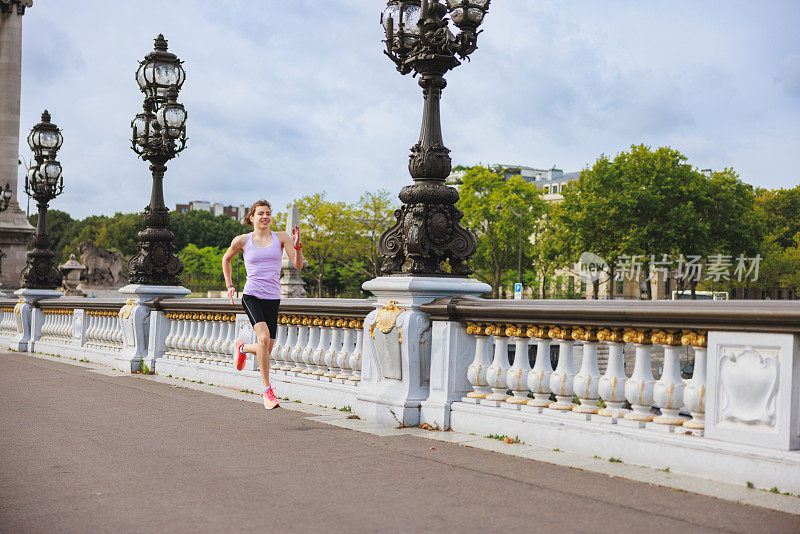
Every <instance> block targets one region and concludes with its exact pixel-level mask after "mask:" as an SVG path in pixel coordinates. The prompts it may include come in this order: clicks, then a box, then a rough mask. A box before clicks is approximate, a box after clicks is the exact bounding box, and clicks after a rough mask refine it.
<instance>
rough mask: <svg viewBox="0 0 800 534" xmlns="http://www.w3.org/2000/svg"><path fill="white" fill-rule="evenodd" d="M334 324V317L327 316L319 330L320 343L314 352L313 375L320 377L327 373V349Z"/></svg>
mask: <svg viewBox="0 0 800 534" xmlns="http://www.w3.org/2000/svg"><path fill="white" fill-rule="evenodd" d="M332 326H333V319H331V318H330V317H325V318H324V319H323V323H322V326H321V328H320V332H319V343H318V344H317V348H316V349H314V352H313V353H312V357H313V365H314V366H315V369H314V370H313V371H312V372H311V374H312V375H314V376H317V377H320V376H322V375H324V374H325V371H326V370H327V369H325V351H326V350H328V347H329V346H330V343H331V330H332Z"/></svg>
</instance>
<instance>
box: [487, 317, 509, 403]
mask: <svg viewBox="0 0 800 534" xmlns="http://www.w3.org/2000/svg"><path fill="white" fill-rule="evenodd" d="M509 326H510V325H509ZM489 328H490V332H489V333H490V334H492V335H493V336H494V358H493V359H492V363H491V365H489V368H488V369H486V383H487V384H489V387H491V388H492V392H491V393H490V394H488V395H486V397H485V400H486V401H490V402H497V403H499V402H505V400H506V399H507V398H508V395H507V394H506V390H508V383H507V382H506V377H507V376H508V368H509V367H510V366H509V365H508V337H506V326H505V325H500V324H496V325H491V326H490V327H489ZM512 332H513V330H512Z"/></svg>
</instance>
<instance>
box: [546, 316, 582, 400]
mask: <svg viewBox="0 0 800 534" xmlns="http://www.w3.org/2000/svg"><path fill="white" fill-rule="evenodd" d="M549 334H550V337H553V338H556V339H557V340H558V364H557V365H556V368H555V370H554V371H553V374H552V375H550V390H551V391H552V392H553V394H554V395H555V396H556V401H555V402H551V403H550V404H549V405H548V408H550V409H551V410H572V408H574V407H575V404H574V403H573V402H572V396H573V394H574V390H573V386H574V385H575V364H574V362H573V360H572V346H573V344H574V341H572V329H571V328H569V327H557V326H554V327H553V328H551V329H550V332H549Z"/></svg>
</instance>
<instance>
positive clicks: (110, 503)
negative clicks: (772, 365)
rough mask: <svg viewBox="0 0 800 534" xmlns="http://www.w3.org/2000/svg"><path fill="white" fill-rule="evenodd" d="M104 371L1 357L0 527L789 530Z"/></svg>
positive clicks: (738, 508)
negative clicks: (268, 410) (104, 372)
mask: <svg viewBox="0 0 800 534" xmlns="http://www.w3.org/2000/svg"><path fill="white" fill-rule="evenodd" d="M101 372H102V371H101ZM114 375H115V373H113V372H107V373H106V374H101V373H98V372H96V371H92V370H89V369H86V368H83V367H78V366H75V365H65V364H64V363H61V362H53V361H47V360H44V359H40V358H35V357H32V356H28V355H21V354H13V353H4V354H0V454H1V456H0V531H3V532H6V531H8V532H52V531H58V532H104V531H110V532H111V531H113V532H133V531H136V532H165V531H169V532H176V531H177V532H193V533H196V532H213V531H220V530H222V529H229V530H230V529H233V530H236V531H240V530H245V529H248V530H253V531H260V532H308V531H309V530H310V529H320V532H348V531H356V530H359V531H366V532H397V531H406V532H422V531H438V532H511V531H515V530H517V529H519V531H534V530H536V531H542V530H544V531H547V532H563V533H567V532H570V533H571V532H592V533H602V532H614V533H619V532H643V531H645V530H646V531H650V532H683V533H685V532H712V531H720V532H759V533H765V532H800V516H798V515H791V514H787V513H783V512H776V511H772V510H767V509H764V508H759V507H754V506H746V505H741V504H736V503H733V502H730V501H725V500H720V499H714V498H711V497H706V496H701V495H696V494H692V493H688V492H678V491H674V490H670V489H667V488H663V487H657V486H652V485H648V484H643V483H639V482H632V481H629V480H621V479H618V478H612V477H608V476H606V475H602V474H598V473H590V472H586V471H581V470H577V469H569V468H566V467H561V466H556V465H551V464H547V463H541V462H535V461H530V460H525V459H521V458H515V457H509V456H505V455H501V454H497V453H493V452H488V451H483V450H477V449H474V448H470V447H464V446H460V445H456V444H450V443H443V442H432V441H430V440H426V439H422V438H419V437H415V436H412V435H395V436H386V437H380V436H375V435H370V434H365V433H361V432H354V431H352V430H348V429H344V428H338V427H336V426H331V425H327V424H325V423H323V422H320V421H316V420H310V419H309V418H308V414H306V413H301V412H298V411H291V410H288V409H278V410H273V411H272V412H267V411H265V410H264V409H263V407H261V406H260V405H259V404H256V403H253V402H242V401H241V400H236V399H232V398H228V397H225V396H219V395H212V394H209V393H206V392H203V391H197V390H194V389H187V388H183V387H178V386H176V385H170V384H165V383H162V382H158V381H154V380H144V379H142V378H139V377H137V376H131V375H121V376H119V375H118V376H114ZM286 404H287V408H289V407H290V406H289V403H286ZM292 407H293V406H292Z"/></svg>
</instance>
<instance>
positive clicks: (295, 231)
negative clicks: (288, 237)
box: [292, 224, 302, 249]
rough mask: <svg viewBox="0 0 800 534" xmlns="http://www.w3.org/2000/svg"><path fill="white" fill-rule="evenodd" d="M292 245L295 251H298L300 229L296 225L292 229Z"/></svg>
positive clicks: (300, 244)
mask: <svg viewBox="0 0 800 534" xmlns="http://www.w3.org/2000/svg"><path fill="white" fill-rule="evenodd" d="M292 245H293V246H294V248H295V249H299V248H300V247H301V246H302V243H301V242H300V227H299V226H297V225H296V224H295V225H294V226H293V227H292Z"/></svg>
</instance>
